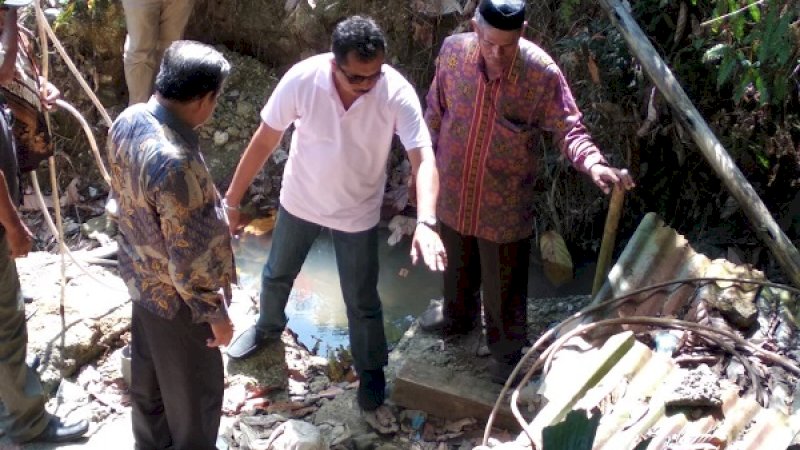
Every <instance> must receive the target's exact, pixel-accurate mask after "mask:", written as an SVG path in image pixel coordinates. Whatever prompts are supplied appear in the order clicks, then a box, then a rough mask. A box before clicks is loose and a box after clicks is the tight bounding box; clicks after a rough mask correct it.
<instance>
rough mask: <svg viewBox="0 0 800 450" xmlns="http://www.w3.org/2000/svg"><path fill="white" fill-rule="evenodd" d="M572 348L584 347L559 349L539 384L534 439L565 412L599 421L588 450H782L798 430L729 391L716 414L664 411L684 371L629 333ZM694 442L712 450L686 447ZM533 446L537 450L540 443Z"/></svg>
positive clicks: (732, 388)
mask: <svg viewBox="0 0 800 450" xmlns="http://www.w3.org/2000/svg"><path fill="white" fill-rule="evenodd" d="M580 347H582V348H586V345H585V343H584V344H582V345H575V346H573V347H571V346H565V348H564V349H563V350H562V351H560V352H559V355H558V356H557V358H556V360H555V362H554V364H553V366H552V369H551V370H550V372H549V373H548V374H547V376H546V377H545V379H544V382H543V384H542V386H541V389H540V393H541V395H542V397H543V400H545V401H543V402H542V403H543V404H544V406H543V407H542V408H541V409H540V410H539V411H538V412H537V413H536V416H535V417H534V419H533V421H532V422H531V424H530V429H531V430H532V431H533V436H534V437H538V436H541V430H542V429H543V428H544V427H545V426H548V425H551V424H554V423H557V422H559V421H560V420H562V419H563V418H564V417H565V416H566V414H567V413H568V412H569V411H571V410H573V409H574V410H577V409H583V410H587V411H591V410H596V411H599V412H600V413H601V414H602V418H601V420H600V426H599V428H598V431H597V435H596V438H595V443H594V447H593V448H594V449H596V450H626V449H633V448H635V447H636V446H637V445H638V444H639V443H640V442H641V441H642V440H643V439H645V438H652V441H651V442H650V444H649V445H648V446H647V447H646V448H647V449H648V450H660V449H668V448H671V449H692V450H700V449H706V448H708V449H717V448H726V449H741V450H746V449H762V450H765V449H770V450H773V449H774V450H783V449H785V448H787V446H788V445H789V444H791V442H792V439H793V438H794V436H795V435H796V434H797V433H798V432H799V431H800V423H798V418H797V417H795V416H793V417H789V416H787V415H786V414H784V413H782V412H779V411H775V410H769V409H765V408H763V407H761V406H760V405H759V404H758V403H757V402H756V401H755V399H754V398H752V396H747V397H744V398H742V397H739V395H738V394H737V392H738V387H737V386H735V385H727V386H725V385H723V387H722V390H721V392H722V394H721V398H722V406H721V408H719V409H718V410H716V412H714V410H709V409H692V408H688V409H677V410H675V411H674V412H671V411H670V410H668V408H667V406H666V402H667V399H668V398H669V397H670V396H671V395H672V394H673V392H674V391H675V389H676V387H677V386H678V385H680V384H681V383H682V381H683V380H684V377H685V375H686V373H687V372H688V370H686V369H681V368H679V367H678V366H677V365H676V364H675V363H674V362H673V361H672V359H671V358H669V357H667V356H664V355H660V354H655V353H654V352H652V351H651V350H650V349H649V348H648V347H647V346H646V345H644V344H642V343H640V342H638V341H636V339H635V338H634V337H633V333H632V332H624V333H620V334H617V335H614V336H612V337H611V338H609V339H608V340H607V341H606V342H605V344H604V345H603V346H602V347H600V348H592V349H589V350H577V348H580ZM565 380H569V382H568V383H567V382H565ZM698 411H699V412H700V413H697V412H698ZM694 414H697V416H694V417H693V415H694ZM695 441H700V442H703V441H705V442H715V443H716V444H715V445H714V446H708V447H703V446H690V445H689V444H692V443H693V442H695ZM536 445H537V448H541V442H536Z"/></svg>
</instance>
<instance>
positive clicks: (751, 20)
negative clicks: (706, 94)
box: [703, 0, 798, 106]
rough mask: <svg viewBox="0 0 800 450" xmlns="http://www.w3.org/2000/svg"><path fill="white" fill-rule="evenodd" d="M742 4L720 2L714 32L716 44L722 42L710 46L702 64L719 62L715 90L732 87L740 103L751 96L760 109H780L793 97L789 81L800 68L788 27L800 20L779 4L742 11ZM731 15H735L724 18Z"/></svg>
mask: <svg viewBox="0 0 800 450" xmlns="http://www.w3.org/2000/svg"><path fill="white" fill-rule="evenodd" d="M747 2H748V3H750V2H752V0H747ZM740 3H741V2H739V1H737V0H717V2H716V7H715V8H714V17H715V18H716V22H714V24H713V26H712V28H711V31H712V33H713V35H714V36H713V37H714V39H715V40H717V41H723V42H722V43H716V44H714V45H712V46H711V47H710V48H709V49H708V50H707V51H706V53H705V55H704V57H703V59H704V60H705V61H716V62H718V66H717V78H716V80H717V88H718V89H722V88H724V87H727V85H728V84H730V85H732V86H733V88H734V89H733V99H734V101H736V102H737V103H738V102H740V101H741V100H742V98H743V97H744V95H745V94H746V93H748V92H752V93H754V94H757V97H758V99H759V101H760V103H761V104H762V105H767V104H770V105H774V106H780V105H782V104H783V103H784V101H785V100H786V98H787V95H788V93H789V86H790V85H789V83H790V81H789V75H790V74H791V73H792V71H793V70H794V67H795V66H797V64H798V60H797V54H798V49H797V48H795V47H794V46H793V45H792V29H791V26H790V25H791V24H792V22H794V21H795V20H797V19H798V17H797V15H798V14H797V10H796V8H787V7H786V2H785V1H781V0H766V1H765V2H764V3H763V4H762V5H758V4H752V3H750V6H747V7H746V8H744V9H743V10H741V8H742V7H743V6H745V5H741V4H740ZM762 8H763V11H762ZM729 13H733V14H730V15H728V16H727V17H724V18H723V17H721V16H723V15H724V14H729Z"/></svg>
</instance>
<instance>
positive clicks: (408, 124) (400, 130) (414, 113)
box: [395, 80, 433, 150]
mask: <svg viewBox="0 0 800 450" xmlns="http://www.w3.org/2000/svg"><path fill="white" fill-rule="evenodd" d="M403 81H405V80H403ZM396 107H397V122H396V125H395V133H397V136H399V137H400V141H401V142H402V143H403V147H405V148H406V150H411V149H413V148H419V147H430V146H432V145H433V144H432V142H431V134H430V132H429V131H428V126H427V125H426V124H425V119H424V118H423V116H422V106H420V103H419V97H417V93H416V92H415V91H414V88H413V87H411V85H410V84H408V82H406V83H405V85H404V86H403V87H402V88H401V89H399V90H398V92H397V101H396Z"/></svg>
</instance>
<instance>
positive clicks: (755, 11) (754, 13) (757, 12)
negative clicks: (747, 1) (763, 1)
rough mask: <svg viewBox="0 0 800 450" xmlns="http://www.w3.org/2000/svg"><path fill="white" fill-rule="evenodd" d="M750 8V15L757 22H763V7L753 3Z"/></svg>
mask: <svg viewBox="0 0 800 450" xmlns="http://www.w3.org/2000/svg"><path fill="white" fill-rule="evenodd" d="M748 9H749V11H750V17H752V18H753V20H754V21H756V22H761V9H760V8H759V7H758V5H756V4H755V3H753V4H751V5H750V7H749V8H748Z"/></svg>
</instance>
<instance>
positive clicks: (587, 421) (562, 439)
mask: <svg viewBox="0 0 800 450" xmlns="http://www.w3.org/2000/svg"><path fill="white" fill-rule="evenodd" d="M598 425H600V414H594V415H592V417H587V416H586V411H584V410H577V411H570V412H569V414H567V417H566V419H564V420H563V421H562V422H559V423H557V424H555V425H551V426H549V427H545V428H544V430H542V447H543V449H544V450H592V444H593V443H594V437H595V434H597V427H598Z"/></svg>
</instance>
